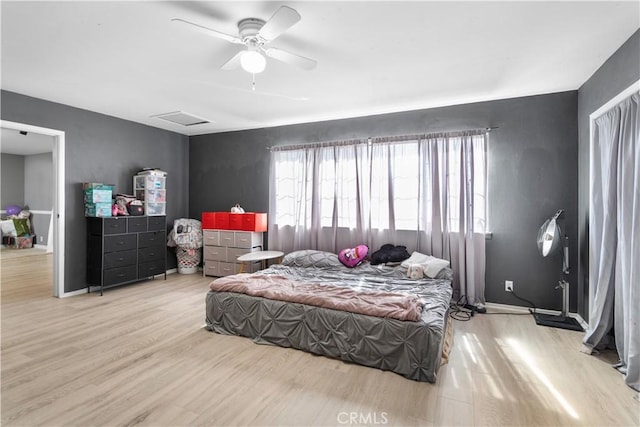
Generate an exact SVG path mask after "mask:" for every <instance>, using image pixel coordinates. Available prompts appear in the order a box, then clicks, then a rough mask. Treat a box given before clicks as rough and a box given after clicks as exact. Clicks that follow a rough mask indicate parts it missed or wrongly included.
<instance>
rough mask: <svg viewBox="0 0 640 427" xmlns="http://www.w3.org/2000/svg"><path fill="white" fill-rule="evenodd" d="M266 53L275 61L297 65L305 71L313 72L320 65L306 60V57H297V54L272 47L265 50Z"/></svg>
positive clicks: (308, 59)
mask: <svg viewBox="0 0 640 427" xmlns="http://www.w3.org/2000/svg"><path fill="white" fill-rule="evenodd" d="M264 53H265V54H266V55H267V56H268V57H270V58H273V59H277V60H278V61H282V62H286V63H287V64H291V65H296V66H298V67H300V68H302V69H305V70H312V69H314V68H315V67H316V65H318V62H317V61H316V60H314V59H310V58H305V57H304V56H300V55H296V54H295V53H291V52H287V51H286V50H282V49H278V48H275V47H270V48H268V49H264Z"/></svg>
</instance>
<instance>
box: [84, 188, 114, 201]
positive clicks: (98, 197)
mask: <svg viewBox="0 0 640 427" xmlns="http://www.w3.org/2000/svg"><path fill="white" fill-rule="evenodd" d="M112 198H113V190H111V189H109V190H106V189H95V188H88V189H86V190H84V202H85V203H111V199H112Z"/></svg>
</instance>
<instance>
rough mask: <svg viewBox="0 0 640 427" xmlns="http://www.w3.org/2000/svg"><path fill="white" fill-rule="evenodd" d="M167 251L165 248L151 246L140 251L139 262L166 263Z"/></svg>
mask: <svg viewBox="0 0 640 427" xmlns="http://www.w3.org/2000/svg"><path fill="white" fill-rule="evenodd" d="M165 253H166V249H165V247H164V246H151V247H148V248H140V249H138V258H139V261H138V262H149V261H162V262H163V263H164V257H165Z"/></svg>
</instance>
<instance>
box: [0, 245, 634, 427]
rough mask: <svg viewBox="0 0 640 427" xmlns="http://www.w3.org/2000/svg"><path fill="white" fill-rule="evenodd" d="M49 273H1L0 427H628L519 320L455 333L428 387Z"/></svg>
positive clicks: (27, 262)
mask: <svg viewBox="0 0 640 427" xmlns="http://www.w3.org/2000/svg"><path fill="white" fill-rule="evenodd" d="M51 262H52V259H51V255H43V256H41V257H38V258H36V257H27V258H18V259H10V260H2V263H1V267H2V269H1V279H2V283H1V285H2V292H1V297H2V304H1V308H2V378H1V379H2V387H1V392H2V400H1V402H2V408H1V411H2V419H1V421H2V425H3V426H89V425H92V426H107V425H108V426H116V425H117V426H120V425H122V426H130V425H149V426H186V425H207V426H213V425H291V426H294V425H295V426H302V425H335V426H340V425H356V424H357V425H363V424H369V425H427V426H429V425H438V426H440V425H502V426H513V425H527V426H528V425H546V426H560V425H589V426H605V425H639V424H640V406H639V402H638V400H637V393H634V392H633V390H631V389H630V388H628V387H627V386H626V385H624V382H623V378H622V376H621V375H620V374H619V373H617V372H616V371H615V370H614V369H613V368H611V367H610V366H609V364H608V363H607V362H606V361H605V360H602V359H599V358H596V357H593V356H587V355H585V354H582V353H580V352H579V351H578V349H579V347H580V340H581V336H582V334H580V333H578V332H573V331H564V330H558V329H552V328H543V327H537V326H535V324H534V322H533V320H532V319H531V318H530V317H529V316H516V315H482V316H476V317H474V318H473V319H472V320H471V321H469V322H457V321H456V322H454V330H455V335H454V344H453V349H452V352H451V356H450V361H449V363H448V364H447V365H445V366H444V367H443V368H442V369H441V371H440V377H439V379H438V383H437V384H435V385H433V384H427V383H418V382H414V381H410V380H407V379H404V378H403V377H400V376H399V375H396V374H393V373H391V372H383V371H380V370H377V369H372V368H365V367H361V366H357V365H351V364H346V363H343V362H341V361H337V360H332V359H328V358H325V357H318V356H313V355H311V354H307V353H304V352H301V351H296V350H291V349H283V348H278V347H271V346H263V345H256V344H254V343H253V342H252V341H250V340H249V339H246V338H240V337H229V336H222V335H217V334H214V333H212V332H208V331H206V330H205V329H202V325H203V324H204V296H205V292H206V289H207V284H208V282H209V281H210V279H205V278H202V277H201V276H200V275H199V274H193V275H177V274H174V275H170V276H169V278H168V280H166V281H164V280H155V281H148V282H143V283H138V284H135V285H131V286H126V287H120V288H116V289H112V290H109V291H107V292H105V295H104V296H103V297H100V296H98V295H97V294H91V295H79V296H75V297H70V298H64V299H56V298H53V297H50V295H51V273H50V272H49V271H50V270H49V269H50V266H51Z"/></svg>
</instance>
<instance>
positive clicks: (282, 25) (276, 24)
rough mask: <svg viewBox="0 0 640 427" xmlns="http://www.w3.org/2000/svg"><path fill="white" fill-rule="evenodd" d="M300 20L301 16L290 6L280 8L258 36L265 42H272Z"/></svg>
mask: <svg viewBox="0 0 640 427" xmlns="http://www.w3.org/2000/svg"><path fill="white" fill-rule="evenodd" d="M299 20H300V14H299V13H298V12H296V11H295V10H294V9H291V8H290V7H288V6H280V9H278V10H276V13H274V14H273V16H272V17H271V19H269V20H268V21H267V23H266V24H264V26H263V27H262V28H261V29H260V31H259V32H258V35H259V36H260V37H262V38H263V39H264V40H265V41H271V40H273V39H275V38H276V37H278V36H279V35H280V34H282V33H284V32H285V31H287V30H288V29H289V28H291V27H292V26H293V25H294V24H295V23H296V22H298V21H299Z"/></svg>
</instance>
